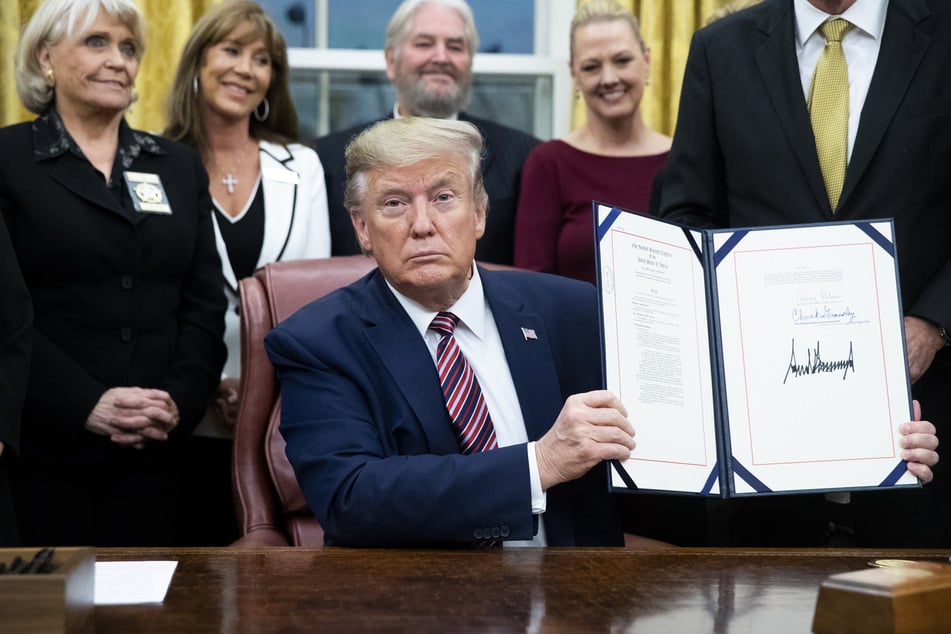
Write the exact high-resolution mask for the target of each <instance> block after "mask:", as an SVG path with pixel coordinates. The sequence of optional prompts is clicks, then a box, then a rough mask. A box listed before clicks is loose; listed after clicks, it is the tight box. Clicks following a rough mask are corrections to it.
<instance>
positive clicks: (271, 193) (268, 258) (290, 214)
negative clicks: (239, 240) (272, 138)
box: [258, 141, 300, 267]
mask: <svg viewBox="0 0 951 634" xmlns="http://www.w3.org/2000/svg"><path fill="white" fill-rule="evenodd" d="M293 160H294V157H293V156H292V155H291V153H290V151H288V149H287V148H286V147H284V146H281V145H273V144H271V143H266V142H263V141H262V142H261V187H263V188H264V209H265V210H266V214H267V220H266V222H265V223H264V243H263V244H262V245H261V255H260V256H259V258H258V266H259V267H260V266H263V265H264V264H267V263H269V262H278V261H280V259H281V258H282V257H283V255H284V249H285V248H286V247H287V242H288V240H289V239H290V235H291V229H292V228H293V225H294V215H295V213H296V211H297V194H298V187H299V183H300V174H298V172H297V171H296V170H294V169H293V168H292V167H291V166H290V163H291V162H292V161H293Z"/></svg>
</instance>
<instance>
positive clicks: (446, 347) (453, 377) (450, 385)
mask: <svg viewBox="0 0 951 634" xmlns="http://www.w3.org/2000/svg"><path fill="white" fill-rule="evenodd" d="M457 323H459V318H458V317H456V316H455V315H453V314H452V313H447V312H442V313H439V314H438V315H436V317H434V318H433V321H432V323H431V324H429V328H430V330H435V331H436V332H438V333H439V334H440V335H442V339H440V340H439V345H437V346H436V369H437V370H438V371H439V382H440V384H441V385H442V393H443V395H444V396H445V397H446V409H448V410H449V417H450V418H451V419H452V423H453V425H454V426H455V431H456V439H457V440H458V441H459V449H460V450H461V451H462V453H464V454H469V453H475V452H477V451H488V450H489V449H495V448H496V447H498V446H499V444H498V441H497V440H496V439H495V427H494V426H493V425H492V419H491V418H490V417H489V408H488V407H486V404H485V399H484V398H482V388H481V387H479V381H478V380H477V379H476V376H475V372H473V371H472V366H470V365H469V362H468V361H467V360H466V357H465V355H463V354H462V351H461V350H460V349H459V345H458V344H457V343H456V338H455V337H454V336H453V335H452V333H453V331H454V330H455V329H456V324H457Z"/></svg>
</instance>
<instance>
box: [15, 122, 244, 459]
mask: <svg viewBox="0 0 951 634" xmlns="http://www.w3.org/2000/svg"><path fill="white" fill-rule="evenodd" d="M133 139H134V140H136V141H138V143H132V140H133ZM120 145H121V147H127V146H135V147H137V148H138V149H137V150H136V151H135V152H132V155H123V154H122V151H121V150H120V153H119V155H118V156H117V158H116V163H117V167H115V168H114V171H113V174H114V178H113V181H116V180H118V181H119V182H118V183H115V184H114V186H113V187H108V186H107V184H106V181H105V179H104V178H103V177H102V175H101V174H100V173H99V172H97V171H96V170H95V168H93V166H92V164H91V163H89V162H88V161H87V160H86V159H85V158H83V157H81V156H78V155H77V154H75V153H73V152H72V151H70V150H68V149H65V148H64V147H63V144H62V143H60V142H59V139H58V137H57V135H56V133H55V130H54V126H53V124H52V123H51V117H41V118H40V119H37V120H36V121H34V122H32V123H23V124H18V125H14V126H10V127H7V128H4V129H2V130H0V147H2V148H3V152H2V153H0V212H2V214H3V216H4V218H5V219H6V221H7V226H8V227H9V230H10V237H11V239H12V241H13V246H14V249H15V250H16V254H17V258H18V260H19V263H20V268H21V270H22V272H23V277H24V279H25V280H26V283H27V286H28V288H29V290H30V294H31V295H32V298H33V305H34V325H35V329H34V336H33V349H32V356H33V359H32V367H31V370H30V376H29V385H28V389H27V396H26V402H25V404H24V409H23V439H22V440H23V442H22V456H23V458H24V459H27V458H28V457H31V458H33V457H44V456H45V457H48V458H51V459H56V460H65V461H78V462H85V461H90V462H95V461H98V460H102V459H104V458H105V456H106V455H107V454H109V453H112V452H114V451H115V450H116V446H115V445H114V444H113V443H111V442H110V441H109V439H108V438H105V437H100V436H97V435H94V434H91V433H89V432H86V431H85V430H84V428H83V425H84V423H85V420H86V418H87V417H88V415H89V413H90V411H91V410H92V408H93V406H94V405H95V404H96V403H97V401H98V400H99V397H100V396H101V395H102V393H103V392H104V391H105V390H106V389H108V388H110V387H115V386H138V387H155V388H160V389H164V390H167V391H168V392H169V393H170V394H171V396H172V398H173V399H174V400H175V403H176V404H177V406H178V408H179V411H180V413H181V423H180V424H179V426H178V428H177V429H176V430H175V431H173V432H172V435H171V438H176V437H177V438H181V437H184V436H187V435H188V434H190V432H191V429H192V428H193V427H194V425H195V424H197V422H198V420H199V419H200V418H201V415H202V413H203V412H204V410H205V406H206V403H207V400H208V398H209V396H210V395H211V394H212V392H213V390H214V389H215V387H216V386H217V384H218V381H219V378H220V372H221V366H222V364H223V362H224V354H225V350H224V343H223V340H222V337H223V332H224V310H225V299H224V293H223V290H222V289H223V287H224V281H223V280H222V277H221V265H220V263H219V260H218V254H217V251H216V249H215V245H214V238H213V235H212V227H211V215H210V213H211V212H210V209H211V200H210V197H209V194H208V178H207V175H206V174H205V171H204V168H203V167H202V165H201V161H200V160H199V158H198V155H197V154H196V153H195V152H194V151H193V150H191V149H188V148H186V147H185V146H183V145H180V144H178V143H173V142H170V141H167V140H165V139H161V138H158V137H153V136H151V135H146V134H144V133H141V132H136V131H133V130H131V129H129V128H128V126H126V125H125V123H123V124H122V127H121V129H120ZM123 161H125V165H127V167H126V170H128V171H134V172H145V173H151V174H157V175H158V176H159V177H160V178H161V181H162V184H163V185H164V188H165V192H166V194H167V197H168V201H169V203H170V205H171V209H172V213H171V214H169V215H161V214H148V213H138V212H136V211H134V210H133V207H132V204H131V199H130V194H129V192H128V191H127V188H126V186H125V183H124V182H123V179H122V177H121V173H122V166H123V165H122V164H123ZM115 175H119V177H118V179H116V178H115ZM120 201H121V202H120ZM168 444H169V443H150V444H149V445H148V446H147V448H146V450H145V451H146V453H150V452H161V451H165V449H164V448H163V445H168Z"/></svg>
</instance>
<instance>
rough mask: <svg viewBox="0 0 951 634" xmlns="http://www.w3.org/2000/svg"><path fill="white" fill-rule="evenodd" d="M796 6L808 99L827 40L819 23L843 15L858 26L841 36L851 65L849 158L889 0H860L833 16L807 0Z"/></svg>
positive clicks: (798, 48) (796, 0)
mask: <svg viewBox="0 0 951 634" xmlns="http://www.w3.org/2000/svg"><path fill="white" fill-rule="evenodd" d="M794 6H795V10H796V56H797V58H798V59H799V76H800V78H801V80H802V92H803V95H804V96H805V98H806V100H808V99H809V88H810V86H811V85H812V75H813V73H814V72H815V70H816V63H817V62H818V61H819V56H820V55H822V50H823V49H824V48H825V45H826V40H825V38H824V37H823V36H822V33H820V32H819V31H818V29H819V26H820V25H821V24H822V23H823V22H825V21H827V20H829V19H831V18H832V17H842V18H845V19H846V20H848V21H849V22H851V23H852V24H854V25H855V28H854V29H852V30H851V31H849V32H848V33H846V34H845V37H844V38H842V50H843V52H844V53H845V62H846V64H848V66H849V154H848V156H849V159H851V158H852V148H853V147H854V146H855V138H856V136H857V135H858V129H859V119H860V118H861V116H862V108H863V106H864V105H865V97H866V96H867V95H868V88H869V86H870V85H871V83H872V73H874V72H875V63H876V62H877V61H878V51H879V49H880V48H881V45H882V32H883V31H884V30H885V12H886V10H887V9H888V0H858V1H857V2H856V3H855V4H853V5H852V6H851V7H849V8H848V9H847V10H846V11H845V13H843V14H842V15H841V16H830V15H829V14H828V13H826V12H825V11H820V10H819V9H817V8H816V7H814V6H813V5H812V4H810V3H809V2H808V0H794Z"/></svg>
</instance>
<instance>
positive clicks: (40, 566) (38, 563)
mask: <svg viewBox="0 0 951 634" xmlns="http://www.w3.org/2000/svg"><path fill="white" fill-rule="evenodd" d="M52 558H53V549H52V548H43V549H41V550H40V552H38V553H36V555H34V556H33V560H32V561H31V562H30V565H29V566H27V567H26V570H24V571H23V574H26V575H32V574H36V573H38V572H43V571H44V570H45V569H46V566H47V565H49V563H50V560H51V559H52Z"/></svg>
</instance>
